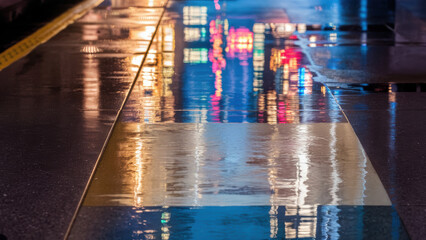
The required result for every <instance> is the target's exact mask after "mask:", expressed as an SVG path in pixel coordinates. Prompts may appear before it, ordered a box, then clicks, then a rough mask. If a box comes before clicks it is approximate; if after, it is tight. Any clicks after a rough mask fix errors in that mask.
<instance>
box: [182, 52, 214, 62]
mask: <svg viewBox="0 0 426 240" xmlns="http://www.w3.org/2000/svg"><path fill="white" fill-rule="evenodd" d="M183 62H184V63H194V64H198V63H207V62H208V49H207V48H185V49H184V50H183Z"/></svg>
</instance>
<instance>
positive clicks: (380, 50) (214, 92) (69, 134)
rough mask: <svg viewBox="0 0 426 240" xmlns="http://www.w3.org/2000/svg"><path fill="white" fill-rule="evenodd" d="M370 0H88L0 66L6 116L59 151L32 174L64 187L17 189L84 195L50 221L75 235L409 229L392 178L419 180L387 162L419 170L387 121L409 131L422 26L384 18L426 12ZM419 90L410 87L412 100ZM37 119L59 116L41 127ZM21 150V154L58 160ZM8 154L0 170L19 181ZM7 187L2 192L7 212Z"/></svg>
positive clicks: (269, 235) (41, 151)
mask: <svg viewBox="0 0 426 240" xmlns="http://www.w3.org/2000/svg"><path fill="white" fill-rule="evenodd" d="M373 2H374V3H376V4H378V5H380V6H382V8H383V9H389V8H392V7H391V6H392V3H391V1H385V0H369V1H360V2H355V1H352V0H350V1H347V2H346V3H343V1H338V0H336V1H332V2H331V3H330V2H327V1H319V2H318V3H313V2H310V1H300V2H299V3H298V4H296V3H295V2H279V1H278V2H277V1H273V0H264V1H262V2H259V1H244V4H242V1H240V0H237V1H224V0H214V1H168V2H167V1H162V0H140V1H134V0H109V1H104V2H102V3H101V4H100V5H99V6H97V7H95V8H93V9H88V11H87V12H86V13H85V14H84V15H83V16H82V17H81V18H79V19H78V20H77V21H76V22H75V23H72V24H70V25H69V26H68V27H67V28H65V29H64V30H63V31H62V32H61V33H59V34H58V35H57V36H55V37H54V38H52V39H50V40H48V41H46V43H45V44H42V45H40V46H39V47H37V48H36V49H35V50H34V51H33V52H31V53H30V54H29V55H28V56H25V57H23V58H22V59H21V60H18V61H17V62H16V63H14V64H12V65H10V66H9V67H7V68H5V69H4V70H3V71H2V72H0V76H1V77H2V79H5V80H4V82H5V84H6V85H7V86H8V89H10V92H11V93H7V92H4V96H5V97H4V99H5V101H7V103H8V104H7V105H8V106H9V108H8V113H10V114H6V115H7V116H11V117H10V118H11V119H12V120H13V121H14V122H16V124H15V123H14V126H15V125H16V126H15V128H18V129H19V126H20V124H24V125H25V127H26V129H24V130H19V131H20V132H22V134H29V133H32V134H33V135H32V137H31V138H30V139H35V138H37V139H40V140H39V141H40V144H39V145H37V149H36V150H34V149H33V148H31V149H33V150H34V151H32V152H33V153H32V154H28V155H29V156H28V159H39V158H40V159H43V158H46V159H50V158H55V159H59V160H58V161H62V160H61V159H66V160H67V161H66V162H64V163H63V166H62V167H61V170H60V171H62V172H63V171H65V170H64V169H71V170H68V171H69V172H67V174H64V173H62V175H64V176H65V177H64V178H66V180H64V179H63V178H54V177H53V176H60V175H61V174H56V175H55V174H52V175H48V177H46V174H44V175H43V176H44V177H45V179H44V180H43V181H45V182H49V180H48V178H52V179H53V178H54V180H52V181H57V182H59V183H60V184H61V186H62V185H63V188H67V189H70V190H69V191H70V193H68V194H67V196H68V198H69V199H71V200H72V201H71V200H69V202H67V203H66V204H65V201H63V202H64V203H63V204H62V203H61V204H62V205H61V204H59V205H58V206H56V205H55V203H56V202H57V200H56V199H55V198H54V197H51V196H55V197H58V199H59V198H61V196H62V195H60V194H58V192H57V191H56V192H55V191H53V190H51V189H48V190H43V191H46V193H45V194H38V192H40V191H42V189H40V187H38V188H36V186H35V185H34V184H32V183H28V186H30V187H31V188H32V189H35V190H31V191H24V190H23V191H19V192H17V193H15V195H13V194H12V197H15V198H19V199H31V198H34V196H35V194H37V195H38V196H39V198H40V199H41V200H40V201H42V200H43V201H42V202H46V204H47V205H51V206H52V207H51V208H52V209H53V208H55V209H56V211H57V210H58V209H68V208H70V209H71V208H72V207H75V206H77V204H78V208H77V210H76V212H75V216H74V217H73V218H72V216H71V215H72V213H71V211H70V214H69V215H70V216H69V219H68V218H67V217H63V219H65V220H60V221H63V222H61V226H62V227H63V228H65V227H64V226H69V229H68V230H69V231H68V232H67V233H66V238H69V239H231V238H232V239H233V238H236V239H408V238H409V237H408V233H407V231H406V227H407V226H411V229H413V227H412V226H414V225H407V224H406V223H405V225H404V224H402V222H401V219H400V217H399V216H400V215H401V212H402V213H404V211H402V210H401V209H404V207H407V206H408V205H404V203H405V202H404V201H406V199H405V198H404V197H401V193H402V192H404V193H408V194H411V195H410V196H413V195H412V193H411V191H409V190H404V189H405V186H408V185H407V184H403V185H404V187H401V186H402V185H401V183H400V181H402V182H404V180H401V179H402V178H401V175H402V173H401V171H400V170H399V169H400V168H404V167H405V168H404V169H405V170H407V169H411V170H412V171H413V172H414V173H417V178H415V179H416V181H417V179H421V176H422V175H421V172H417V171H418V170H416V169H414V168H413V167H411V166H407V165H406V164H407V163H403V162H401V161H399V160H398V159H399V158H401V156H404V155H403V154H401V149H405V148H407V149H408V147H407V146H406V145H403V144H402V143H401V140H400V139H398V137H400V138H401V136H402V138H403V139H407V138H408V139H411V138H410V137H407V136H406V135H404V134H405V132H407V131H411V130H410V129H411V128H409V127H408V126H406V125H404V121H408V120H409V119H408V120H407V117H404V116H402V114H401V112H404V113H406V114H407V116H412V115H413V116H414V115H416V114H415V113H414V112H413V109H412V107H418V108H419V109H422V110H423V108H422V107H421V106H420V107H419V106H418V105H419V104H420V103H421V102H422V101H420V100H421V99H422V92H424V90H425V89H426V87H425V86H424V84H422V83H410V84H407V83H399V82H397V81H398V76H396V75H398V74H401V75H403V76H414V77H417V78H418V79H420V78H419V76H422V75H421V74H422V69H420V68H419V67H418V65H416V64H411V63H412V62H410V61H403V62H401V61H402V60H398V59H399V57H401V58H402V59H403V60H404V59H405V60H406V59H407V58H411V57H412V58H413V59H415V60H416V61H422V60H421V58H422V56H423V55H422V54H419V52H420V53H421V52H422V51H423V48H424V46H423V45H422V44H421V43H419V42H416V43H413V42H410V41H414V40H413V39H416V41H421V39H422V37H423V36H419V35H416V34H413V35H410V30H409V29H408V30H406V29H402V28H403V26H407V24H408V23H407V22H404V21H402V20H401V21H399V22H397V23H396V24H395V25H392V24H389V23H390V22H392V21H394V20H395V19H401V18H402V17H403V16H405V17H406V18H404V19H405V20H407V19H412V18H415V22H418V23H419V24H420V23H422V22H423V20H422V19H421V18H419V17H418V15H419V12H418V11H417V10H416V11H411V10H410V9H412V8H413V6H412V5H410V3H404V4H402V3H397V4H395V3H393V4H395V5H398V6H401V7H402V8H403V11H401V12H399V14H396V15H395V16H396V18H394V17H393V15H392V14H394V13H392V11H387V10H386V11H384V10H383V11H377V12H376V11H373V10H371V9H370V8H371V6H372V4H373ZM412 2H415V0H412ZM166 3H168V5H167V7H166V6H165V4H166ZM343 6H346V7H343ZM348 7H349V8H348ZM352 9H355V10H352ZM410 21H411V20H410ZM410 21H408V22H410ZM413 21H414V20H413ZM408 25H409V24H408ZM389 28H391V29H392V31H391V30H389ZM420 35H421V34H420ZM410 39H411V40H410ZM407 43H410V44H411V45H410V49H408V50H407V48H406V46H407ZM0 64H1V63H0ZM0 67H1V65H0ZM407 71H409V72H410V74H407V73H406V72H407ZM404 74H405V75H404ZM36 75H37V76H39V77H38V78H37V79H35V78H34V76H36ZM388 78H389V79H388ZM28 79H29V80H28ZM55 79H60V80H61V81H60V82H56V80H55ZM384 79H387V80H386V81H384ZM418 79H417V80H418ZM36 80H37V81H36ZM371 81H378V82H380V81H384V82H380V83H375V84H372V83H371ZM389 81H391V82H389ZM13 92H15V93H16V94H12V93H13ZM40 93H43V94H40ZM410 94H411V95H410ZM413 94H416V95H415V96H416V98H417V99H420V100H419V101H417V102H416V103H413V102H410V104H408V103H406V102H409V98H410V97H412V96H414V95H413ZM44 96H46V97H44ZM22 99H25V101H23V100H22ZM40 99H41V100H40ZM40 102H42V103H43V104H42V105H43V107H38V106H37V103H40ZM28 103H30V104H28ZM416 104H417V105H416ZM5 105H6V104H5ZM29 106H31V107H29ZM16 109H18V110H16ZM34 109H36V110H37V111H35V110H34ZM46 109H48V111H46ZM0 110H1V108H0ZM14 111H17V112H14ZM12 113H13V114H12ZM40 113H44V115H43V114H40ZM58 113H59V116H60V120H55V121H60V124H58V125H54V124H53V123H54V122H55V121H53V120H52V119H54V116H55V115H58ZM6 115H5V116H6ZM420 115H421V114H420ZM41 116H42V117H41ZM416 116H417V117H418V119H421V117H419V114H418V113H417V115H416ZM49 117H50V118H51V119H50V118H49ZM23 118H25V119H23ZM0 121H7V120H5V119H2V118H0ZM32 121H34V122H35V123H34V124H33V125H34V126H35V125H37V126H35V127H34V126H33V125H31V124H30V123H31V122H32ZM46 122H47V123H46ZM6 123H9V124H10V122H6ZM48 123H49V124H53V125H52V126H54V128H52V129H54V130H55V131H54V132H55V133H52V132H53V131H47V133H46V131H44V130H40V129H43V127H40V126H47V125H48ZM370 123H374V124H375V125H370ZM5 125H7V124H5ZM49 126H50V125H49ZM401 126H402V127H401ZM398 127H400V128H403V129H402V130H401V129H399V128H398ZM417 128H421V127H417ZM11 129H13V127H12V128H11ZM398 129H399V130H398ZM15 130H16V129H15ZM19 131H18V132H19ZM108 131H110V132H108ZM372 133H375V135H373V134H372ZM5 134H8V132H7V131H6V130H5ZM44 134H48V135H44ZM53 134H55V135H53ZM404 137H405V138H404ZM22 138H24V137H20V139H22ZM53 138H55V139H56V138H60V141H59V140H58V141H57V144H55V146H56V147H51V146H50V145H49V144H48V140H49V139H53ZM376 138H377V140H376ZM69 139H71V140H72V142H70V141H69ZM366 139H367V140H366ZM46 144H47V145H48V146H50V147H48V148H46V147H45V146H47V145H46ZM102 144H104V146H103V147H102ZM401 144H402V145H401ZM23 145H25V144H23ZM382 145H386V146H384V147H383V146H382ZM5 146H7V149H9V148H10V149H14V146H11V145H7V144H6V145H5ZM17 146H18V145H17ZM410 146H411V145H410ZM15 147H16V146H15ZM23 147H25V146H23ZM404 147H405V148H404ZM5 148H6V147H5ZM46 149H48V150H49V151H48V152H49V155H51V157H46V154H45V152H46ZM76 149H77V150H76ZM372 149H373V150H374V151H373V150H372ZM24 150H25V149H23V150H22V152H25V151H26V150H25V151H24ZM27 150H28V149H27ZM376 150H377V151H376ZM5 151H6V150H5ZM404 151H405V150H404ZM419 151H420V150H418V148H412V151H411V152H414V153H416V154H417V153H418V152H419ZM30 155H31V156H30ZM98 155H99V156H98ZM5 156H6V157H8V156H9V155H7V154H5ZM95 157H98V162H97V163H96V164H95V162H94V161H93V162H90V164H89V163H88V161H89V160H88V159H92V158H95ZM28 159H27V160H28ZM81 159H83V160H84V161H85V164H80V165H79V164H78V163H79V162H78V161H80V160H81ZM407 159H409V158H407ZM83 160H81V161H80V162H82V161H83ZM48 161H49V160H46V162H48ZM64 161H65V160H64ZM407 161H408V160H407ZM26 162H27V161H17V164H18V163H19V164H22V166H20V167H16V169H18V168H20V169H26V170H25V171H28V170H27V169H36V168H40V169H41V170H42V172H43V173H45V172H49V171H50V169H51V168H52V169H53V168H54V167H53V164H48V163H44V162H42V163H41V162H34V164H33V165H31V167H28V166H27V165H26ZM408 162H409V161H408ZM0 164H2V163H1V162H0ZM1 166H2V165H0V167H1ZM6 167H9V168H8V170H7V171H3V172H4V174H6V175H7V176H9V177H0V180H2V181H0V182H5V183H6V184H8V186H9V185H10V186H15V187H16V184H15V185H13V184H14V183H13V182H11V181H10V180H9V179H12V177H13V178H14V177H16V176H15V175H16V174H15V173H14V169H15V167H14V165H13V166H12V165H11V164H8V165H7V166H6ZM92 169H94V171H93V174H92V176H89V173H90V170H92ZM83 170H84V174H85V175H84V176H83V175H81V174H82V173H81V172H83ZM25 171H24V172H25ZM58 171H59V170H58ZM9 172H10V173H9ZM25 173H27V172H25ZM78 174H80V175H79V178H78V179H86V180H87V179H88V183H87V184H88V185H87V189H86V190H84V193H83V192H82V191H83V189H84V184H85V183H86V182H85V181H81V180H80V182H79V185H78V184H77V185H75V186H74V185H73V184H74V182H72V181H71V180H69V179H72V177H73V176H74V175H78ZM6 175H5V176H6ZM404 176H405V175H404ZM3 180H4V181H3ZM69 181H71V182H72V183H68V184H67V182H69ZM413 181H414V180H413ZM35 182H36V181H35ZM404 183H406V182H404ZM1 186H2V185H1V184H0V187H1ZM40 186H44V185H43V184H41V185H40ZM52 186H53V185H52ZM30 187H28V188H30ZM407 188H408V187H407ZM52 189H55V188H54V186H53V187H52ZM76 189H77V190H76ZM78 189H80V190H78ZM50 190H51V191H52V192H50ZM417 190H418V189H417ZM53 193H56V194H53ZM8 194H9V193H8ZM8 194H6V195H4V196H5V199H6V197H7V196H8ZM80 196H81V197H82V198H81V202H80V203H78V200H79V197H80ZM11 199H12V198H11ZM416 201H417V200H416ZM418 201H419V202H421V200H418ZM12 202H13V201H9V202H5V203H3V201H0V207H2V206H3V205H5V206H6V207H5V208H0V209H6V210H5V213H6V215H10V214H12V213H11V212H10V211H9V210H8V209H12V208H11V206H13V204H12ZM401 202H402V203H401ZM7 204H9V205H7ZM34 206H35V205H34ZM34 206H33V205H31V206H30V207H28V206H26V207H27V208H28V209H33V207H34ZM38 207H39V206H38V205H37V207H34V209H36V210H34V212H35V213H34V214H33V215H31V216H32V218H34V219H35V221H38V222H36V223H34V224H35V225H37V224H40V221H42V220H40V219H38V218H37V214H36V213H37V212H39V211H38V210H39V208H38ZM395 207H397V208H395ZM396 209H397V210H398V211H399V212H398V213H397V211H396ZM2 211H3V210H0V213H1V214H3V212H2ZM27 214H31V213H27ZM12 215H13V214H12ZM52 216H53V215H52ZM402 216H404V218H403V220H404V219H405V221H409V220H406V219H411V218H413V217H412V216H410V215H409V214H405V215H402ZM71 218H72V219H71ZM46 219H50V218H49V217H46ZM55 219H56V218H55ZM61 219H62V218H61ZM2 224H3V222H1V221H0V225H2ZM407 229H408V228H407ZM1 231H3V230H2V229H0V234H2V232H1ZM12 232H13V231H9V232H8V231H5V233H6V235H9V236H12V237H13V234H11V233H12ZM412 232H413V230H411V232H410V234H411V235H413V233H412ZM20 234H21V235H19V237H20V238H22V239H25V238H31V237H33V236H32V235H31V234H28V233H25V234H22V233H20ZM38 234H40V235H41V236H42V235H43V233H38ZM58 234H59V235H61V234H62V235H64V234H65V233H57V232H56V233H55V234H52V236H53V235H54V236H58ZM0 236H1V235H0ZM17 236H18V235H17ZM28 236H30V237H28ZM413 236H415V235H413Z"/></svg>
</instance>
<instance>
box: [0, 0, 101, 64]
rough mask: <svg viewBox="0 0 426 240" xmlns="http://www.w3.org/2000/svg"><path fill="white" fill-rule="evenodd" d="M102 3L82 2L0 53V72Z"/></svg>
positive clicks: (95, 0)
mask: <svg viewBox="0 0 426 240" xmlns="http://www.w3.org/2000/svg"><path fill="white" fill-rule="evenodd" d="M102 1H103V0H86V1H83V2H82V3H80V4H78V5H77V6H75V7H73V8H71V9H69V10H67V11H66V12H64V13H63V14H61V15H60V16H59V17H57V18H55V19H54V20H53V21H51V22H49V23H48V24H46V25H45V26H43V27H42V28H40V29H38V30H37V31H36V32H34V33H33V34H31V35H30V36H28V37H26V38H24V39H23V40H21V41H20V42H18V43H16V44H15V45H13V46H11V47H10V48H8V49H6V50H5V51H4V52H2V53H0V71H1V70H3V69H4V68H6V67H7V66H9V65H10V64H12V63H14V62H15V61H17V60H18V59H20V58H22V57H24V56H25V55H27V54H28V53H30V52H31V51H32V50H33V49H34V48H36V47H37V46H38V45H40V44H42V43H44V42H46V41H47V40H49V39H50V38H52V37H53V36H55V35H56V34H57V33H59V32H60V31H61V30H62V29H64V28H65V27H67V26H68V25H69V24H71V23H72V22H74V21H75V20H76V19H78V18H79V17H81V16H82V15H83V14H85V13H86V12H87V11H88V10H90V9H91V8H93V7H95V6H97V5H98V4H100V3H101V2H102Z"/></svg>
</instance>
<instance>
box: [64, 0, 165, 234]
mask: <svg viewBox="0 0 426 240" xmlns="http://www.w3.org/2000/svg"><path fill="white" fill-rule="evenodd" d="M168 2H169V0H167V1H166V2H165V4H164V7H162V8H163V11H162V13H161V14H160V17H159V19H158V22H157V25H156V27H155V31H154V32H153V34H152V37H151V40H150V42H149V44H148V47H147V49H146V51H145V54H144V56H143V58H142V60H141V64H140V66H139V69H138V71H137V73H136V75H135V77H134V79H133V81H132V84H131V85H130V88H129V90H128V92H127V94H126V97H125V98H124V100H123V103H122V104H121V107H120V109H119V110H118V112H117V115H116V117H115V120H114V123H113V124H112V127H111V129H110V131H109V132H108V135H107V137H106V139H105V142H104V144H103V146H102V149H101V151H100V153H99V155H98V158H97V160H96V162H95V165H94V166H93V169H92V172H91V174H90V177H89V179H88V181H87V183H86V186H85V188H84V191H83V194H82V196H81V198H80V201H79V203H78V205H77V208H76V210H75V211H74V214H73V216H72V219H71V221H70V223H69V225H68V228H67V231H66V233H65V235H64V240H66V239H68V237H69V235H70V233H71V230H72V227H73V225H74V223H75V220H76V219H77V215H78V212H79V211H80V209H81V206H82V204H83V201H84V198H85V197H86V195H87V191H88V190H89V186H90V183H91V182H92V179H93V177H94V175H95V173H96V170H97V168H98V165H99V162H100V160H101V159H102V156H103V155H104V153H105V150H106V148H107V146H108V143H109V140H110V139H111V136H112V133H113V132H114V129H115V127H116V126H117V122H118V119H119V118H120V116H121V113H122V112H123V109H124V106H125V105H126V103H127V101H128V99H129V97H130V94H131V93H132V90H133V88H134V87H135V85H136V82H137V81H138V79H139V76H140V73H141V72H142V68H143V65H144V63H145V60H146V58H147V56H148V54H149V50H150V49H151V46H152V43H153V42H154V39H155V36H156V34H157V32H158V28H159V27H160V24H161V22H162V19H163V16H164V13H165V12H166V8H167V4H168ZM156 8H157V9H158V7H156Z"/></svg>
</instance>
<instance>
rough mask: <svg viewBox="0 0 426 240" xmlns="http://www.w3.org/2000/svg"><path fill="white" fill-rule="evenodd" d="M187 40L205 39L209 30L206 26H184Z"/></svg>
mask: <svg viewBox="0 0 426 240" xmlns="http://www.w3.org/2000/svg"><path fill="white" fill-rule="evenodd" d="M183 32H184V40H185V42H197V41H205V39H206V34H207V31H206V29H205V28H188V27H186V28H184V30H183Z"/></svg>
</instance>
